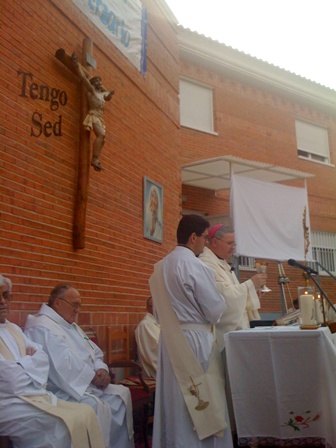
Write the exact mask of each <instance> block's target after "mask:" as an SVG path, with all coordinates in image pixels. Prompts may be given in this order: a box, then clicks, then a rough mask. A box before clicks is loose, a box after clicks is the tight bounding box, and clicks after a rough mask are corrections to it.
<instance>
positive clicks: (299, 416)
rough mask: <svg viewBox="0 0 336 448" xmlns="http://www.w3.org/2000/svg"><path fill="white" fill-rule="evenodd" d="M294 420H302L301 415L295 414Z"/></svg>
mask: <svg viewBox="0 0 336 448" xmlns="http://www.w3.org/2000/svg"><path fill="white" fill-rule="evenodd" d="M295 420H296V421H297V422H299V423H300V422H303V420H304V418H303V417H301V415H297V416H296V417H295Z"/></svg>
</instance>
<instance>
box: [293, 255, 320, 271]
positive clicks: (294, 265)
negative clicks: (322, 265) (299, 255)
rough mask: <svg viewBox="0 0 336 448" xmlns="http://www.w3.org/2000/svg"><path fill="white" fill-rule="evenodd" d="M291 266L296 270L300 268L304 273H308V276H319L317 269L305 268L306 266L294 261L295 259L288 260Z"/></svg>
mask: <svg viewBox="0 0 336 448" xmlns="http://www.w3.org/2000/svg"><path fill="white" fill-rule="evenodd" d="M288 264H289V266H293V267H294V268H300V269H302V270H303V271H305V272H307V273H308V274H315V275H318V272H317V271H315V269H313V268H311V267H310V266H305V265H304V264H301V263H299V262H298V261H296V260H293V258H290V259H289V260H288Z"/></svg>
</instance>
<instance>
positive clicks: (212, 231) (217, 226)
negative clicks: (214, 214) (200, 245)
mask: <svg viewBox="0 0 336 448" xmlns="http://www.w3.org/2000/svg"><path fill="white" fill-rule="evenodd" d="M223 226H224V224H215V225H213V226H212V227H210V229H209V231H208V238H209V239H210V240H211V239H212V238H213V237H214V236H215V235H216V233H217V232H218V230H219V229H220V228H221V227H223Z"/></svg>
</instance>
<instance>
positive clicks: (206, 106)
mask: <svg viewBox="0 0 336 448" xmlns="http://www.w3.org/2000/svg"><path fill="white" fill-rule="evenodd" d="M213 122H214V120H213V90H212V89H211V88H209V87H206V86H204V85H201V84H197V83H195V82H193V81H189V80H186V79H181V80H180V123H181V126H186V127H188V128H192V129H197V130H199V131H203V132H210V133H214V123H213Z"/></svg>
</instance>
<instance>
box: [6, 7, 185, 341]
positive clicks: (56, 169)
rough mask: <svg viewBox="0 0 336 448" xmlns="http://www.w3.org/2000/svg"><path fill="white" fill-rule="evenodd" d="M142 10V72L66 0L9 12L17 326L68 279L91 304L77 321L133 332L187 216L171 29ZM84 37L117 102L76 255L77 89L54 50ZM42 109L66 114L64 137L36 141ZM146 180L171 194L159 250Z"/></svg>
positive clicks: (110, 108) (10, 196)
mask: <svg viewBox="0 0 336 448" xmlns="http://www.w3.org/2000/svg"><path fill="white" fill-rule="evenodd" d="M145 3H147V6H148V20H149V28H148V60H147V62H148V71H147V73H146V75H145V76H142V75H141V74H140V73H139V72H138V71H137V69H136V68H135V67H133V65H132V64H131V63H130V62H129V61H128V60H127V59H126V58H125V56H123V55H122V54H121V53H120V52H119V51H118V50H117V49H116V47H114V45H113V44H112V43H110V42H109V41H108V40H107V38H106V37H105V36H104V35H103V34H102V33H101V32H100V31H99V30H97V29H96V28H95V27H94V26H93V25H92V24H91V23H90V21H89V20H88V19H87V18H86V17H85V16H83V15H82V13H81V12H79V10H78V9H77V8H76V7H75V6H74V5H73V4H72V2H71V1H67V2H64V1H62V0H48V1H47V0H35V1H33V2H22V1H20V0H14V1H12V2H10V3H6V2H5V3H4V4H3V5H2V8H1V17H0V20H1V29H2V30H3V32H2V34H1V39H0V52H1V59H2V64H1V68H0V114H1V120H0V123H1V125H0V136H1V137H0V153H1V161H0V188H1V196H0V219H1V227H0V248H1V258H0V272H2V273H4V274H5V275H7V276H9V277H10V278H11V279H12V281H13V283H14V297H13V303H12V312H11V319H12V320H13V321H15V322H17V323H19V324H20V325H22V324H23V323H24V320H25V317H26V315H27V313H28V312H32V311H35V310H37V309H38V307H39V305H40V304H41V302H43V301H45V300H46V298H47V296H48V293H49V291H50V289H51V288H52V287H53V286H54V285H55V284H56V283H59V282H69V283H72V284H73V285H74V286H76V287H77V288H78V289H79V291H80V293H81V296H82V301H83V303H84V307H83V312H82V313H81V317H80V323H82V324H85V325H86V326H93V327H94V328H96V329H98V333H99V336H100V338H103V336H104V335H103V326H104V325H105V324H115V325H121V324H127V325H129V326H130V327H134V325H135V324H136V323H137V322H138V321H139V319H140V318H141V317H142V315H143V314H144V312H145V299H146V298H147V296H148V293H149V289H148V278H149V275H150V273H151V272H152V268H153V264H154V263H155V262H156V261H158V260H159V259H160V258H161V257H162V256H163V255H164V254H166V253H167V252H168V251H169V250H170V249H171V248H172V247H173V246H174V244H175V228H176V223H177V221H178V219H179V216H180V171H179V167H178V163H177V154H178V150H179V147H178V126H177V122H178V97H177V89H178V68H177V43H176V33H175V29H174V26H173V24H170V23H169V21H168V20H167V19H166V18H165V17H164V14H163V11H161V10H160V7H159V5H158V4H157V3H156V2H151V1H148V2H145ZM86 36H87V37H90V38H91V39H92V40H93V44H94V45H93V52H94V57H95V59H96V61H97V70H96V72H97V73H98V74H99V75H100V76H101V77H102V79H103V83H104V85H105V86H106V87H108V88H110V89H113V90H115V95H114V97H113V99H112V101H110V102H108V103H107V104H106V106H105V114H104V118H105V121H106V127H107V135H106V143H105V146H104V149H103V152H102V164H103V166H104V170H103V171H102V172H101V173H97V172H95V171H94V170H92V169H91V170H90V179H89V194H88V203H87V216H86V246H85V248H84V249H82V250H77V251H74V250H73V247H72V229H73V213H74V199H75V191H76V188H77V187H76V185H77V184H76V177H77V160H78V151H79V129H80V121H79V110H80V100H79V87H78V84H77V81H76V80H75V79H74V77H73V75H72V74H71V73H70V72H68V71H67V70H66V69H65V67H64V66H63V65H62V64H61V63H60V62H59V61H58V60H57V59H56V58H55V57H54V54H55V51H56V50H57V49H58V48H64V49H65V50H66V52H67V53H68V54H71V53H72V52H73V51H76V52H77V53H78V54H81V46H82V41H83V39H84V37H86ZM19 72H24V73H31V74H32V79H30V78H29V76H28V75H26V77H25V78H24V77H23V75H20V74H18V73H19ZM24 79H25V80H26V83H27V86H28V87H27V88H26V96H22V92H23V89H24V87H23V84H24ZM31 82H35V83H36V84H39V85H40V84H45V85H48V86H49V87H51V88H55V89H59V90H60V91H63V92H65V93H63V97H62V102H63V103H65V101H64V95H66V97H67V101H66V104H64V105H60V106H59V108H58V110H56V111H53V110H51V107H50V103H49V102H47V101H43V100H40V99H32V98H30V96H29V94H27V92H28V93H29V91H28V90H27V89H28V88H29V86H30V83H31ZM35 112H37V113H38V114H40V115H38V116H39V117H40V116H42V121H43V123H45V122H46V121H50V122H51V123H53V124H54V123H55V122H57V121H59V120H60V117H61V132H62V135H61V136H54V135H51V136H48V137H47V136H45V135H41V136H34V135H31V132H32V127H34V126H33V124H32V116H33V114H34V113H35ZM35 118H36V116H35ZM33 133H35V134H37V133H38V129H37V127H35V128H34V130H33ZM144 176H147V177H149V178H150V179H152V180H154V181H156V182H158V183H160V184H161V185H162V186H163V189H164V241H163V243H162V244H159V243H156V242H153V241H150V240H147V239H144V237H143V177H144Z"/></svg>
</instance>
